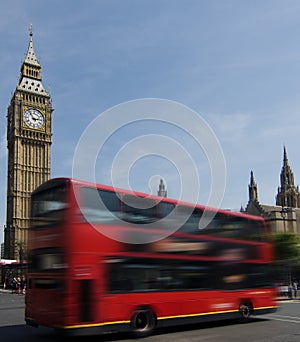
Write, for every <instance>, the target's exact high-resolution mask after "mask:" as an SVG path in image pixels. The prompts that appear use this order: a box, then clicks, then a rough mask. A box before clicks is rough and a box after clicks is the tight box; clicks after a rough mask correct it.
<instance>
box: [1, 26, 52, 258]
mask: <svg viewBox="0 0 300 342" xmlns="http://www.w3.org/2000/svg"><path fill="white" fill-rule="evenodd" d="M52 112H53V108H52V104H51V98H50V94H49V93H48V92H47V91H46V90H45V88H44V86H43V83H42V76H41V65H40V63H39V61H38V59H37V56H36V54H35V51H34V48H33V33H32V26H30V31H29V45H28V49H27V53H26V56H25V58H24V61H23V63H22V65H21V75H20V78H19V82H18V84H17V87H16V89H15V92H14V94H13V96H12V98H11V101H10V105H9V107H8V111H7V148H8V174H7V213H6V227H5V229H4V254H5V258H8V259H17V260H23V259H24V257H25V253H26V249H27V233H28V228H29V219H30V207H29V203H30V195H31V192H32V191H33V190H34V189H35V188H36V187H37V186H39V185H40V184H41V183H43V182H44V181H46V180H48V179H49V178H50V148H51V143H52Z"/></svg>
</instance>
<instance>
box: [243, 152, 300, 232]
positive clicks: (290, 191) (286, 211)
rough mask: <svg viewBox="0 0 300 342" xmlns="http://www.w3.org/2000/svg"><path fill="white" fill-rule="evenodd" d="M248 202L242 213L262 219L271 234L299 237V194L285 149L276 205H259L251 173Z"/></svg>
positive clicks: (255, 185)
mask: <svg viewBox="0 0 300 342" xmlns="http://www.w3.org/2000/svg"><path fill="white" fill-rule="evenodd" d="M248 189H249V200H248V204H247V207H246V209H245V210H243V209H242V211H244V212H246V213H248V214H251V215H258V216H262V217H264V218H265V219H266V220H267V221H268V223H269V224H270V227H271V229H272V231H273V232H293V233H296V234H299V235H300V209H299V207H300V193H299V187H298V186H297V187H296V186H295V184H294V175H293V172H292V169H291V167H290V165H289V162H288V157H287V152H286V148H285V147H284V149H283V166H282V169H281V173H280V186H279V187H278V191H277V195H276V205H274V206H272V205H265V204H261V203H260V202H259V200H258V190H257V184H256V182H255V180H254V174H253V171H251V173H250V183H249V186H248Z"/></svg>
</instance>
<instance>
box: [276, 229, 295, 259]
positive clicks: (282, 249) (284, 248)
mask: <svg viewBox="0 0 300 342" xmlns="http://www.w3.org/2000/svg"><path fill="white" fill-rule="evenodd" d="M273 238H274V247H275V259H276V261H278V262H281V261H293V262H296V263H299V262H300V249H299V245H300V239H299V237H298V235H297V234H294V233H275V234H274V236H273Z"/></svg>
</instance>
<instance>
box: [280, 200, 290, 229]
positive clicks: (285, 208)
mask: <svg viewBox="0 0 300 342" xmlns="http://www.w3.org/2000/svg"><path fill="white" fill-rule="evenodd" d="M289 211H290V210H289V208H287V207H284V206H282V207H281V211H280V215H281V217H282V219H283V230H284V232H285V233H286V227H285V219H286V217H287V213H288V212H289Z"/></svg>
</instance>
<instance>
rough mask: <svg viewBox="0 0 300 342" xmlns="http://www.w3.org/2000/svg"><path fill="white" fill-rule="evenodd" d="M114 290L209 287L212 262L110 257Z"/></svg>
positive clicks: (166, 289)
mask: <svg viewBox="0 0 300 342" xmlns="http://www.w3.org/2000/svg"><path fill="white" fill-rule="evenodd" d="M107 262H108V263H109V284H108V291H109V292H112V293H126V292H145V291H187V290H191V291H192V290H205V289H206V290H207V289H210V288H212V287H213V282H212V267H211V265H212V263H210V264H208V263H207V262H201V261H197V262H187V261H181V260H176V261H174V260H161V259H159V260H156V259H152V260H151V259H134V258H132V259H131V258H130V259H122V258H121V259H108V260H107Z"/></svg>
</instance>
